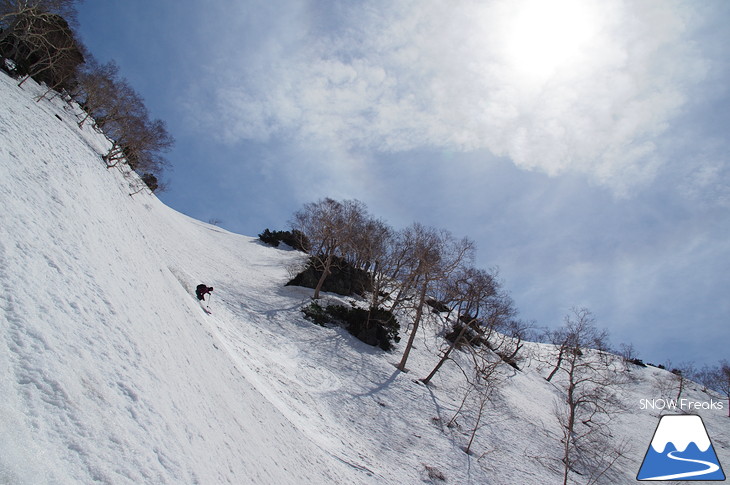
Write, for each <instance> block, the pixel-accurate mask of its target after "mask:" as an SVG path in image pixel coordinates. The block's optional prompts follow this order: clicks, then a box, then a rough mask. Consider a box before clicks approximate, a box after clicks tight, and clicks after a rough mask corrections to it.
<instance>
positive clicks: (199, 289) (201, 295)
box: [195, 283, 213, 301]
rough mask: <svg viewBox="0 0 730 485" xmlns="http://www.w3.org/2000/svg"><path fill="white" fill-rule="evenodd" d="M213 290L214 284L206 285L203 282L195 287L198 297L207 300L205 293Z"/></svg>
mask: <svg viewBox="0 0 730 485" xmlns="http://www.w3.org/2000/svg"><path fill="white" fill-rule="evenodd" d="M212 292H213V287H212V286H207V285H204V284H203V283H201V284H199V285H198V287H197V288H195V294H196V295H197V297H198V300H201V301H205V295H206V294H208V293H212Z"/></svg>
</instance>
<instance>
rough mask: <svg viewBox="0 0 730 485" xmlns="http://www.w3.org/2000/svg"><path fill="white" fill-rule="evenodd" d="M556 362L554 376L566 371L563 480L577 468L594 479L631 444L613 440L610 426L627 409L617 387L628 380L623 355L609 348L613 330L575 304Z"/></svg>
mask: <svg viewBox="0 0 730 485" xmlns="http://www.w3.org/2000/svg"><path fill="white" fill-rule="evenodd" d="M555 335H559V336H560V339H559V341H560V344H559V345H557V346H556V347H555V354H556V355H555V360H556V366H555V368H554V369H553V371H552V372H551V373H550V375H549V377H548V380H552V379H553V378H555V377H556V376H557V375H560V377H561V379H560V381H559V384H558V385H559V386H560V387H561V388H562V389H564V392H565V402H564V405H558V406H556V410H555V415H556V418H557V419H558V422H559V423H560V425H561V430H562V436H561V442H562V445H563V449H562V459H561V460H562V463H563V485H567V483H568V479H569V476H570V474H571V473H580V474H581V475H583V476H584V477H588V478H589V479H590V481H591V482H592V483H594V482H595V481H596V480H597V479H598V478H599V477H601V476H603V475H605V473H606V472H607V471H608V470H609V469H610V468H611V467H612V466H613V464H614V463H615V462H616V460H617V459H619V458H620V457H621V456H623V454H624V453H625V452H626V443H618V444H614V445H613V446H612V445H611V435H610V425H611V420H612V418H613V416H614V414H615V413H616V412H617V411H618V410H620V409H621V404H620V401H619V400H618V399H617V398H616V392H617V391H618V390H619V388H620V387H621V386H622V385H623V384H624V382H625V378H624V371H623V366H622V365H621V360H620V359H618V358H617V356H615V355H613V354H610V353H608V352H606V350H605V349H606V348H607V336H608V335H607V332H606V331H605V330H599V329H597V328H596V326H595V319H594V317H593V315H592V314H591V312H590V311H589V310H587V309H585V308H573V309H572V310H571V312H570V313H569V314H568V315H567V316H566V317H565V321H564V325H563V327H562V329H561V330H560V331H559V332H557V333H555Z"/></svg>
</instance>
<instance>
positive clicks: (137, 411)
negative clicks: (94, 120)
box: [0, 74, 357, 484]
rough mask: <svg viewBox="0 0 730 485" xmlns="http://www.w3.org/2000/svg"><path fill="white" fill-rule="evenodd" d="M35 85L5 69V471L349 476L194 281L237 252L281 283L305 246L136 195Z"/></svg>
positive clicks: (0, 168) (6, 478)
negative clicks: (245, 358) (215, 315)
mask: <svg viewBox="0 0 730 485" xmlns="http://www.w3.org/2000/svg"><path fill="white" fill-rule="evenodd" d="M34 89H37V86H34V85H33V84H32V83H30V82H28V83H25V84H24V86H23V89H20V88H18V87H17V86H16V85H15V83H13V81H12V80H11V79H9V78H8V77H7V76H5V75H4V74H0V103H1V104H2V110H0V138H1V140H0V207H2V210H0V285H1V288H2V291H1V294H0V315H1V316H2V320H1V324H0V396H2V398H1V399H0V483H12V484H31V483H33V484H36V483H48V484H50V483H64V484H69V483H92V482H101V483H114V484H118V483H229V482H230V483H244V482H246V481H247V480H250V483H299V482H304V483H328V482H329V483H335V482H344V481H352V479H351V478H349V475H350V473H349V470H346V472H343V470H345V469H346V468H347V466H346V465H343V464H342V463H341V462H340V461H339V460H337V459H336V458H333V457H332V456H331V455H329V454H328V453H327V452H325V451H323V450H322V449H321V448H319V447H318V446H317V445H316V444H314V443H313V442H312V441H311V439H309V438H308V437H307V436H306V433H304V432H303V431H302V430H301V428H298V427H296V426H294V425H293V424H292V423H291V422H290V421H289V420H288V419H287V418H286V417H285V416H284V414H282V413H281V412H279V411H277V409H276V407H275V406H274V405H272V403H271V401H270V400H269V399H267V398H266V397H264V395H263V394H262V393H261V392H259V391H258V390H257V389H256V387H255V385H254V384H252V382H251V381H250V380H249V379H247V378H246V376H245V372H243V371H248V369H241V368H239V364H238V363H236V362H234V361H233V360H232V359H231V358H230V357H229V355H228V354H227V353H226V351H225V348H226V345H227V343H226V342H222V341H221V340H220V335H219V332H218V328H217V326H216V324H215V323H213V322H211V320H210V319H208V318H207V317H206V316H205V315H204V314H203V312H202V311H201V308H200V307H199V305H198V303H197V301H196V300H194V297H193V296H192V292H191V288H192V287H194V286H195V285H196V284H197V283H199V282H201V281H206V282H208V283H210V284H214V285H215V283H216V281H215V277H218V278H224V275H223V274H221V273H222V272H223V271H224V268H226V269H225V271H228V272H233V271H236V270H235V269H233V263H234V261H235V262H237V263H238V265H240V266H241V273H242V274H240V275H239V278H248V279H249V280H250V282H249V287H250V288H252V291H253V292H259V291H260V292H261V293H262V294H268V293H274V291H273V289H271V290H270V289H269V288H266V289H263V288H262V286H266V285H269V286H271V287H276V286H279V285H280V284H281V280H282V279H283V278H284V277H285V270H284V267H285V265H286V264H287V261H290V260H291V259H292V255H291V254H287V253H284V252H282V251H269V250H267V249H266V248H263V247H261V246H259V245H258V244H255V243H254V242H253V241H252V240H251V239H250V238H244V237H241V236H236V235H233V234H230V233H226V232H225V231H221V230H219V229H217V228H215V227H211V226H207V225H203V224H199V223H197V222H195V221H192V220H190V219H188V218H187V217H185V216H182V215H180V214H177V213H175V212H174V211H171V210H169V209H168V208H167V207H165V206H163V205H162V204H160V203H159V201H158V200H157V199H156V198H154V197H152V196H149V195H147V194H138V195H135V196H134V197H130V196H129V193H130V191H131V190H130V187H129V184H130V183H132V184H133V185H134V184H136V182H137V179H136V177H135V176H134V175H131V174H128V175H127V176H126V177H125V176H123V175H122V174H121V173H120V172H119V171H117V170H116V169H112V170H108V169H106V168H105V166H104V164H103V162H102V160H101V159H100V157H99V154H100V153H103V152H104V151H105V149H106V148H107V147H108V143H107V141H106V140H105V139H104V137H103V136H101V135H99V134H98V133H95V132H94V131H93V130H90V129H87V130H84V131H83V132H82V131H81V130H79V129H78V127H77V125H76V124H75V118H74V113H73V112H72V111H71V108H70V107H68V106H65V104H64V103H62V102H61V101H60V100H58V99H56V100H54V101H53V102H48V101H42V102H39V103H36V102H34V100H33V96H34V95H35V94H37V93H36V91H34ZM171 241H172V243H171ZM216 252H219V253H221V254H219V255H218V257H216V255H215V253H216ZM208 263H211V264H210V266H209V265H208ZM261 268H265V271H264V272H265V273H266V278H261V277H257V273H259V272H261V271H262V270H261ZM214 272H217V273H218V274H216V275H215V277H214ZM231 281H233V282H235V281H236V279H232V280H231ZM215 286H218V285H215ZM219 292H220V293H219ZM219 295H220V296H219ZM225 295H226V292H225V285H224V287H222V288H220V289H216V293H214V300H215V299H216V298H217V299H218V303H220V302H221V300H220V298H221V297H222V296H225ZM250 301H251V300H250V299H249V302H250ZM267 303H268V306H269V308H271V309H272V311H274V310H273V308H276V306H277V304H276V302H275V301H271V300H268V302H267ZM292 450H297V452H296V453H293V452H292ZM355 482H357V480H355Z"/></svg>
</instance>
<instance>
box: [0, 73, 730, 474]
mask: <svg viewBox="0 0 730 485" xmlns="http://www.w3.org/2000/svg"><path fill="white" fill-rule="evenodd" d="M39 92H43V90H42V89H41V88H40V87H38V86H36V85H34V84H33V83H32V82H27V83H25V84H24V85H23V87H22V88H19V87H18V86H17V85H16V83H15V82H13V80H12V79H10V78H8V77H7V76H5V75H4V74H0V106H1V109H0V208H1V209H0V284H1V285H2V293H1V294H0V396H1V398H0V484H14V485H15V484H87V483H107V484H140V483H150V484H152V483H154V484H183V483H184V484H196V483H197V484H221V483H232V484H244V483H252V484H307V483H312V484H342V483H349V484H410V483H452V484H469V483H473V484H533V483H535V484H536V483H541V484H542V483H562V471H561V466H560V465H561V463H560V457H561V443H560V436H561V429H560V426H559V424H558V422H557V420H556V418H555V417H554V412H553V411H554V409H555V406H556V403H560V402H561V401H562V400H564V394H563V391H562V390H561V388H560V386H559V385H558V384H556V383H555V382H552V383H550V382H547V381H546V380H545V379H544V376H545V374H546V372H545V369H544V368H540V365H539V364H538V363H537V360H533V359H526V360H525V361H524V362H523V363H522V371H519V372H518V371H515V370H513V369H512V368H511V367H508V366H506V365H505V366H504V367H505V369H504V370H502V371H501V372H502V374H503V376H502V383H501V385H500V387H499V392H498V393H497V394H496V395H495V396H494V397H493V399H492V400H491V401H490V402H488V403H487V405H486V407H485V408H484V413H483V417H482V419H481V421H480V428H479V430H478V432H477V434H476V439H475V441H474V443H473V444H472V447H471V451H472V453H471V454H467V453H465V452H464V451H463V448H464V446H465V445H466V443H467V442H468V440H469V437H470V434H471V433H470V431H471V429H472V428H473V421H474V420H473V419H471V418H470V416H471V417H472V418H473V417H474V416H475V415H474V414H473V413H472V414H469V412H466V411H463V412H462V416H460V417H459V419H457V420H456V422H455V423H454V424H455V425H454V426H452V427H447V426H446V423H447V422H449V421H450V420H451V418H452V417H453V416H454V414H455V413H456V411H457V409H458V407H459V405H460V404H461V402H462V398H463V395H464V377H463V374H462V372H461V371H460V370H459V369H458V368H457V367H456V366H455V365H453V364H452V363H447V364H446V365H445V366H444V367H443V369H442V370H441V371H440V372H439V373H438V374H437V375H436V377H435V378H434V381H433V385H432V386H430V387H426V386H424V385H423V384H420V383H418V382H417V378H419V377H424V376H425V375H426V374H427V373H428V371H430V370H431V368H432V367H433V366H434V364H435V363H436V361H437V355H438V349H439V345H442V343H443V340H442V339H440V338H438V337H437V336H436V334H437V332H436V329H435V326H434V325H431V326H429V325H428V324H427V325H424V327H425V328H424V332H423V334H422V335H420V336H419V338H418V339H417V340H416V348H415V349H414V350H413V352H412V353H411V358H410V359H409V361H408V367H409V369H410V372H408V373H401V372H399V371H397V370H396V369H395V367H394V365H393V363H395V362H397V361H398V360H399V357H400V351H401V350H402V345H403V343H401V344H399V346H396V349H395V350H394V351H393V352H392V353H387V352H383V351H381V350H379V349H376V348H373V347H370V346H367V345H365V344H363V343H361V342H360V341H358V340H356V339H355V338H354V337H352V336H350V335H349V334H348V333H347V332H345V331H344V330H341V329H338V328H323V327H320V326H316V325H314V324H312V323H310V322H309V321H307V320H305V319H304V318H303V315H302V313H301V312H300V309H301V308H302V306H303V305H305V304H306V303H307V302H308V300H309V297H310V295H311V291H310V290H306V289H302V288H294V287H284V283H285V282H286V281H287V279H288V278H289V275H290V269H291V268H292V267H295V266H297V265H299V264H301V262H302V260H303V256H302V255H301V254H299V253H297V252H294V251H291V250H282V249H275V248H271V247H267V246H265V245H262V244H261V243H259V242H258V240H256V239H254V238H251V237H245V236H240V235H236V234H232V233H229V232H227V231H224V230H222V229H220V228H218V227H215V226H211V225H208V224H204V223H201V222H199V221H196V220H193V219H190V218H189V217H187V216H185V215H182V214H180V213H178V212H175V211H174V210H172V209H170V208H168V207H166V206H165V205H164V204H162V203H161V202H160V201H159V200H158V199H157V198H156V197H154V196H152V195H150V194H148V193H145V192H142V193H138V194H136V195H133V196H130V195H129V194H130V192H133V191H134V190H136V188H137V187H138V183H139V181H138V179H137V178H136V176H135V175H133V174H126V175H125V174H123V173H121V172H120V171H119V170H117V169H107V168H106V167H105V165H104V163H103V161H102V160H101V158H100V154H102V153H104V152H105V150H106V148H107V147H108V143H109V142H108V141H107V140H106V138H105V137H104V136H103V135H101V134H99V133H97V132H95V131H94V130H93V129H91V128H90V127H89V126H88V125H85V126H84V128H83V129H79V128H78V125H77V118H76V116H77V111H76V110H77V108H73V107H71V106H69V105H67V104H66V103H65V102H63V101H62V100H61V99H60V98H55V99H53V100H50V101H49V100H41V101H40V102H36V101H35V99H34V97H35V96H36V95H37V94H38V93H39ZM201 282H203V283H207V284H208V285H210V286H213V287H214V288H215V290H214V292H213V296H212V300H211V302H210V307H211V309H212V314H210V315H209V314H207V313H205V312H204V311H203V308H201V306H200V305H199V303H198V302H197V300H196V298H195V296H194V288H195V286H196V285H197V284H198V283H201ZM329 298H334V296H331V295H330V296H329ZM402 323H404V324H405V323H407V322H405V321H403V322H402ZM405 330H406V329H405V327H404V328H403V330H402V333H403V332H405ZM404 340H405V339H404ZM404 340H403V341H404ZM546 349H547V346H544V345H538V344H528V345H527V346H526V349H525V352H526V354H528V353H530V352H532V353H540V352H544V351H545V350H546ZM460 358H462V359H463V356H458V355H457V359H460ZM463 360H464V362H466V359H463ZM631 374H632V377H633V382H632V384H631V385H630V386H629V387H627V388H626V389H625V390H624V391H623V395H622V397H621V400H622V402H623V404H624V406H625V408H626V409H625V411H624V412H622V413H621V414H619V415H618V418H617V419H616V421H615V423H614V424H613V427H612V429H613V435H614V437H615V440H616V442H620V441H621V440H626V441H627V442H628V444H629V445H630V451H629V452H628V453H627V454H626V455H625V457H624V458H622V459H620V460H619V461H618V462H617V464H616V467H615V470H614V471H613V472H612V473H613V475H611V477H612V478H611V480H612V483H632V482H634V480H635V477H636V473H637V471H638V470H639V467H640V465H641V461H642V459H643V458H644V454H645V453H646V451H647V447H648V446H649V443H650V442H651V439H652V435H653V433H654V430H655V428H656V426H657V423H658V417H659V415H660V414H662V413H667V412H668V411H667V410H666V409H665V410H663V411H662V410H659V409H651V408H649V409H646V407H647V406H646V405H645V404H646V402H645V401H641V400H642V399H648V400H651V399H655V398H659V397H662V395H660V392H659V391H660V389H662V386H664V387H666V385H665V384H664V383H666V382H667V379H668V376H669V374H668V373H667V372H665V371H662V370H659V369H656V368H653V367H648V368H640V367H634V368H632V370H631ZM688 387H689V388H688V390H687V391H685V392H684V393H683V397H684V398H686V399H688V400H689V401H691V402H702V403H708V402H710V401H711V400H712V399H714V401H713V402H718V401H719V398H718V396H714V395H713V396H710V395H709V394H707V393H705V392H703V391H702V390H701V389H700V388H699V386H697V385H694V384H691V385H689V386H688ZM655 404H656V403H655ZM698 407H700V408H702V406H698ZM705 407H707V406H705ZM693 412H698V413H699V414H700V415H701V416H702V417H703V421H704V423H705V425H706V426H707V431H708V433H709V435H710V437H711V439H712V442H713V445H714V448H715V450H716V452H717V455H718V458H719V460H720V462H721V463H722V464H723V465H725V467H726V470H727V467H730V430H729V428H728V425H729V424H730V419H728V418H727V403H724V406H723V408H722V409H698V410H693ZM576 479H577V481H576V483H583V481H582V480H581V479H580V477H576Z"/></svg>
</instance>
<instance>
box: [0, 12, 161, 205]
mask: <svg viewBox="0 0 730 485" xmlns="http://www.w3.org/2000/svg"><path fill="white" fill-rule="evenodd" d="M75 4H76V0H0V29H2V30H1V31H0V61H1V62H0V66H6V59H10V60H12V63H13V69H11V71H12V72H13V74H14V75H16V76H20V77H22V80H21V81H20V83H19V85H22V84H23V83H24V82H25V81H26V80H27V79H28V78H29V77H33V78H34V79H36V80H37V81H38V82H43V83H45V84H46V85H47V86H48V88H49V92H50V91H52V90H55V91H60V90H63V91H65V92H66V93H67V94H68V95H69V96H71V98H72V99H74V100H76V101H77V102H78V103H79V104H80V105H81V106H82V107H83V108H84V109H85V114H84V115H83V116H82V118H81V120H80V121H79V127H83V126H84V124H85V123H87V122H88V121H89V120H93V122H94V123H96V126H97V127H98V128H99V129H101V130H103V132H104V133H105V134H106V135H107V136H108V137H109V138H110V139H111V140H112V146H111V148H110V149H109V151H108V152H107V153H106V154H105V155H104V157H103V158H104V161H105V162H106V163H107V166H108V167H114V166H117V165H118V164H119V163H120V162H123V163H126V164H128V165H129V166H130V167H131V168H132V169H133V170H135V171H136V172H139V173H140V174H142V180H143V181H144V183H145V185H146V187H148V188H149V189H151V190H152V191H154V190H155V189H156V188H157V187H159V184H158V180H157V176H158V175H159V174H160V173H161V172H162V170H163V168H164V167H165V165H166V164H167V161H166V160H165V158H164V156H163V155H162V154H163V153H164V152H165V151H167V150H168V149H169V148H170V147H171V146H172V144H173V139H172V137H171V136H170V134H169V133H168V131H167V128H166V126H165V123H164V122H163V121H161V120H159V119H152V118H151V117H150V115H149V112H148V110H147V107H146V106H145V104H144V101H143V99H142V98H141V97H140V96H139V94H137V92H136V91H135V90H134V89H133V88H132V87H131V86H130V85H129V83H128V82H127V81H126V80H125V79H124V78H122V77H121V76H120V75H119V68H118V67H117V65H116V64H114V63H113V62H111V63H107V64H99V63H97V62H96V61H95V60H94V59H93V57H92V56H91V55H90V54H89V53H87V52H86V49H85V47H84V46H83V44H82V43H81V42H80V41H79V40H78V38H77V36H76V34H75V32H74V31H73V29H72V27H71V25H73V24H74V22H75V18H76V10H75ZM46 94H47V93H46ZM44 96H45V95H44Z"/></svg>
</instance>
